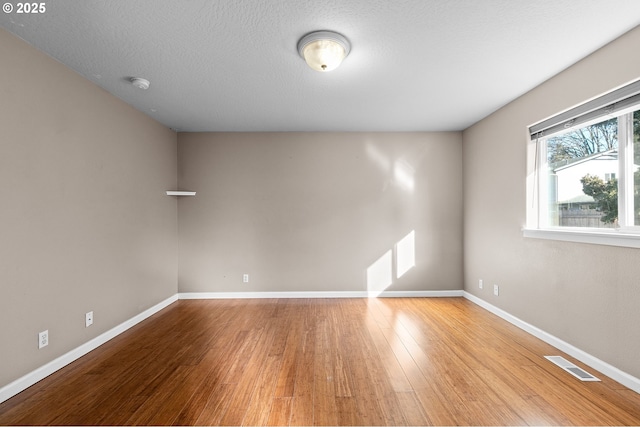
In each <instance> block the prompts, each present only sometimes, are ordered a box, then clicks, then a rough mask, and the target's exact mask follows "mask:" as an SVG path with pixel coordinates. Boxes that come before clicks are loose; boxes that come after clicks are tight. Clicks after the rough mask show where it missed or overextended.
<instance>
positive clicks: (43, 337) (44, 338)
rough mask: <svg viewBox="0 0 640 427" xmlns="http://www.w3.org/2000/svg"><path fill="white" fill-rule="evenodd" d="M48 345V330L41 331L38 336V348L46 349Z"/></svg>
mask: <svg viewBox="0 0 640 427" xmlns="http://www.w3.org/2000/svg"><path fill="white" fill-rule="evenodd" d="M48 345H49V330H48V329H47V330H46V331H42V332H40V333H39V334H38V348H42V347H46V346H48Z"/></svg>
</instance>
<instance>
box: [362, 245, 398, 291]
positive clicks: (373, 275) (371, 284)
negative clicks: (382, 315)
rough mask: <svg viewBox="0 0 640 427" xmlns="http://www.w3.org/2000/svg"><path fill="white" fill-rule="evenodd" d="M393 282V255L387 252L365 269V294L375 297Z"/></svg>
mask: <svg viewBox="0 0 640 427" xmlns="http://www.w3.org/2000/svg"><path fill="white" fill-rule="evenodd" d="M392 282H393V253H392V251H391V250H388V251H387V252H386V253H385V254H384V255H382V256H381V257H380V258H378V260H377V261H376V262H374V263H373V264H371V265H370V266H369V268H367V292H368V293H369V296H370V297H377V296H378V295H380V294H381V293H382V292H383V291H384V290H385V289H387V288H388V287H389V286H390V285H391V283H392Z"/></svg>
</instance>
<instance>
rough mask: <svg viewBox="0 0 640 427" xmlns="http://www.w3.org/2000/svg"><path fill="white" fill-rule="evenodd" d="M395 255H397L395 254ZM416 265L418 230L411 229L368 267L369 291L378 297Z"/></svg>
mask: <svg viewBox="0 0 640 427" xmlns="http://www.w3.org/2000/svg"><path fill="white" fill-rule="evenodd" d="M394 255H395V256H394ZM415 265H416V232H415V230H411V232H409V234H407V235H406V236H404V237H403V238H402V239H401V240H400V241H399V242H398V243H396V244H395V245H394V247H393V248H392V249H389V250H388V251H387V252H386V253H385V254H384V255H382V256H381V257H380V258H378V259H377V260H376V261H375V262H374V263H373V264H371V265H370V266H369V268H367V292H368V294H369V297H373V298H375V297H377V296H379V295H380V294H381V293H382V292H384V291H385V290H386V289H387V288H388V287H389V286H391V285H392V284H393V278H394V272H395V278H396V279H400V278H401V277H402V276H404V275H405V274H406V273H407V272H408V271H409V270H411V269H412V268H413V267H415Z"/></svg>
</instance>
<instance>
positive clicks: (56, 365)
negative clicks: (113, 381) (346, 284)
mask: <svg viewBox="0 0 640 427" xmlns="http://www.w3.org/2000/svg"><path fill="white" fill-rule="evenodd" d="M177 300H178V295H177V294H176V295H173V296H171V297H169V298H167V299H166V300H164V301H162V302H160V303H158V304H156V305H154V306H153V307H151V308H149V309H147V310H145V311H143V312H142V313H140V314H138V315H137V316H134V317H132V318H131V319H129V320H127V321H125V322H123V323H121V324H119V325H118V326H116V327H114V328H112V329H110V330H108V331H107V332H105V333H103V334H101V335H99V336H97V337H95V338H93V339H92V340H91V341H88V342H86V343H84V344H82V345H81V346H79V347H77V348H75V349H73V350H71V351H69V352H68V353H66V354H63V355H62V356H60V357H58V358H57V359H54V360H52V361H51V362H49V363H47V364H46V365H43V366H41V367H39V368H38V369H35V370H34V371H31V372H29V373H28V374H26V375H24V376H22V377H20V378H18V379H17V380H15V381H13V382H11V383H9V384H7V385H6V386H4V387H2V388H0V403H2V402H4V401H5V400H7V399H9V398H11V397H13V396H15V395H16V394H18V393H20V392H21V391H24V390H26V389H27V388H29V387H31V386H32V385H34V384H35V383H37V382H38V381H40V380H42V379H44V378H46V377H48V376H49V375H51V374H53V373H54V372H56V371H57V370H59V369H61V368H63V367H65V366H67V365H68V364H70V363H71V362H73V361H75V360H76V359H79V358H80V357H82V356H84V355H85V354H87V353H89V352H90V351H92V350H95V349H96V348H98V347H100V346H101V345H102V344H104V343H106V342H107V341H109V340H110V339H112V338H114V337H116V336H118V335H120V334H121V333H123V332H124V331H126V330H127V329H129V328H131V327H132V326H135V325H137V324H138V323H140V322H142V321H143V320H145V319H146V318H148V317H151V316H152V315H154V314H155V313H157V312H159V311H160V310H162V309H163V308H165V307H167V306H168V305H170V304H172V303H174V302H176V301H177Z"/></svg>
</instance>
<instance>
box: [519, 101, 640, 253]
mask: <svg viewBox="0 0 640 427" xmlns="http://www.w3.org/2000/svg"><path fill="white" fill-rule="evenodd" d="M638 108H639V107H638V106H637V105H636V106H634V107H632V108H628V109H626V111H621V112H618V113H617V114H616V116H619V115H621V116H622V117H620V119H619V120H620V122H619V132H620V138H619V140H620V141H625V143H624V144H619V146H618V153H619V171H618V176H619V177H620V178H622V177H624V178H625V179H619V181H618V182H619V183H620V187H619V189H618V194H620V195H622V197H620V198H619V205H618V219H619V221H620V223H621V224H627V223H629V221H631V222H632V221H633V206H629V205H627V203H626V201H627V200H633V199H632V197H633V190H634V189H633V182H634V181H633V155H630V154H629V153H632V152H633V151H632V150H633V138H628V137H627V135H628V134H631V133H633V129H632V126H633V124H632V123H633V121H632V120H629V119H628V116H624V115H625V114H629V113H630V112H632V111H634V110H637V109H638ZM581 126H583V125H581ZM528 141H529V144H528V149H527V154H528V155H527V167H528V171H529V172H528V176H529V178H528V179H527V225H526V226H525V227H523V228H522V235H523V237H526V238H535V239H546V240H558V241H564V242H575V243H586V244H595V245H607V246H619V247H627V248H640V226H622V227H619V228H615V229H607V228H581V227H548V226H547V225H546V219H545V218H544V217H543V216H546V215H547V209H548V207H547V200H546V193H545V192H543V191H542V188H546V183H545V182H544V180H545V175H544V174H543V175H540V176H539V174H540V171H542V170H544V168H545V165H546V162H547V160H546V158H547V155H546V145H545V144H543V143H542V140H540V141H538V140H537V139H532V138H531V137H530V136H529V139H528ZM623 182H624V183H623ZM629 183H630V184H631V185H625V184H629ZM630 197H631V199H630Z"/></svg>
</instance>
